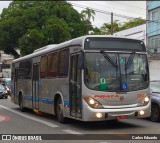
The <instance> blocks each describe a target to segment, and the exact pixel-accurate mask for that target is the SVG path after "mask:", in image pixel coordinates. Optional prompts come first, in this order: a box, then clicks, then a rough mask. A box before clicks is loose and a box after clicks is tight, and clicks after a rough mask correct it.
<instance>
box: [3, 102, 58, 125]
mask: <svg viewBox="0 0 160 143" xmlns="http://www.w3.org/2000/svg"><path fill="white" fill-rule="evenodd" d="M0 107H1V108H3V109H6V110H8V111H11V112H13V113H15V114H18V115H20V116H22V117H25V118H28V119H30V120H33V121H36V122H39V123H42V124H45V125H47V126H49V127H52V128H55V127H59V126H58V125H56V124H53V123H50V122H47V121H43V120H41V119H37V118H34V117H31V116H29V115H25V114H23V113H20V112H18V111H14V110H12V109H10V108H7V107H5V106H2V105H0Z"/></svg>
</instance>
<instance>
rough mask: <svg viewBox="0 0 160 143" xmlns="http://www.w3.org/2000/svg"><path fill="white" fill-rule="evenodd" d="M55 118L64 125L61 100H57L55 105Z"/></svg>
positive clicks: (64, 119)
mask: <svg viewBox="0 0 160 143" xmlns="http://www.w3.org/2000/svg"><path fill="white" fill-rule="evenodd" d="M56 116H57V120H58V122H60V123H62V124H63V123H65V121H66V118H65V117H64V115H63V105H62V100H61V98H58V100H57V104H56Z"/></svg>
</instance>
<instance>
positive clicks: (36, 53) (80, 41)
mask: <svg viewBox="0 0 160 143" xmlns="http://www.w3.org/2000/svg"><path fill="white" fill-rule="evenodd" d="M88 37H110V38H120V39H132V40H138V39H133V38H126V37H118V36H113V35H85V36H81V37H78V38H75V39H71V40H69V41H65V42H63V43H60V44H51V45H47V46H45V47H42V48H39V49H37V50H35V51H34V52H33V53H32V54H29V55H26V56H24V57H20V58H18V59H15V60H13V63H16V62H19V61H22V60H26V59H29V58H33V57H36V56H39V55H42V54H46V53H48V52H51V51H53V49H54V50H58V49H62V48H65V47H68V46H74V45H77V46H78V45H79V46H82V45H83V44H84V40H85V39H86V38H88ZM139 41H142V40H139Z"/></svg>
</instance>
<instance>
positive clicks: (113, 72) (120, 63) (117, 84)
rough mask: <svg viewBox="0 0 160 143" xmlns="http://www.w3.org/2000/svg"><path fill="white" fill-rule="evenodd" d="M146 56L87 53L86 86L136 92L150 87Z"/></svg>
mask: <svg viewBox="0 0 160 143" xmlns="http://www.w3.org/2000/svg"><path fill="white" fill-rule="evenodd" d="M148 74H149V73H148V63H147V56H146V55H145V54H135V53H130V54H128V53H127V54H126V53H124V54H122V53H119V54H118V53H106V52H101V53H91V52H90V53H89V52H88V53H85V76H84V77H85V79H84V81H85V85H86V86H87V87H88V88H90V89H92V90H100V91H102V90H105V91H112V92H118V91H120V92H121V91H134V90H140V89H145V88H147V87H148V86H149V75H148Z"/></svg>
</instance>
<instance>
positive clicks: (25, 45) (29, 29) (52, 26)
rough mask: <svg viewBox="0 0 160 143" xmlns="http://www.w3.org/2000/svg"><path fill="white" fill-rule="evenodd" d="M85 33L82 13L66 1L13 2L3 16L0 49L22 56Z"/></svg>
mask: <svg viewBox="0 0 160 143" xmlns="http://www.w3.org/2000/svg"><path fill="white" fill-rule="evenodd" d="M84 34H85V23H84V21H82V20H81V15H80V14H79V13H78V11H76V10H75V9H74V8H73V7H72V6H71V4H69V3H67V2H66V1H13V2H11V3H10V5H9V7H8V8H5V9H4V10H3V11H2V13H1V15H0V35H1V36H0V49H1V50H4V52H5V53H7V54H12V55H14V56H15V57H18V56H19V55H18V53H17V52H16V49H20V52H21V53H22V55H27V54H30V53H32V52H33V51H34V50H35V49H37V48H40V47H42V46H45V45H48V44H58V43H60V42H63V41H66V40H69V39H72V38H76V37H79V36H82V35H84Z"/></svg>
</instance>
